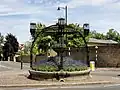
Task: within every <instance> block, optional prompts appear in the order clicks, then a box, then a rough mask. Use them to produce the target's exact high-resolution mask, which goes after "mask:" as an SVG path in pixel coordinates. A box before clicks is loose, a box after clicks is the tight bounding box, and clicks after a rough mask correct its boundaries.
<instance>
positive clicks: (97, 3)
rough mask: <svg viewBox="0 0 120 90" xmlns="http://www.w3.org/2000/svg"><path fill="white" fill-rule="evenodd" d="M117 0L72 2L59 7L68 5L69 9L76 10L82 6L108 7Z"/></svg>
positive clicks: (80, 0) (75, 0) (79, 0)
mask: <svg viewBox="0 0 120 90" xmlns="http://www.w3.org/2000/svg"><path fill="white" fill-rule="evenodd" d="M115 1H117V0H70V1H69V2H67V3H61V4H59V6H65V5H67V6H68V7H69V8H76V7H80V6H82V5H93V6H100V5H108V4H111V3H114V2H115Z"/></svg>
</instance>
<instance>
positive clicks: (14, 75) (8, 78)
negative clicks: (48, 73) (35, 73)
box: [0, 62, 120, 88]
mask: <svg viewBox="0 0 120 90" xmlns="http://www.w3.org/2000/svg"><path fill="white" fill-rule="evenodd" d="M17 65H20V63H17ZM17 65H16V63H13V62H5V63H4V62H2V63H0V68H1V67H2V69H3V68H4V69H5V71H4V70H2V69H0V88H4V87H52V86H71V85H72V86H78V85H93V84H120V76H119V75H120V68H97V69H96V70H95V71H93V72H91V74H90V76H89V77H86V78H81V77H72V79H73V80H71V81H66V82H58V81H56V80H44V81H37V80H31V79H28V78H27V77H28V76H29V72H28V70H29V67H28V66H29V65H27V64H25V65H26V66H25V67H23V68H24V69H23V70H20V68H19V66H17ZM75 78H77V79H75Z"/></svg>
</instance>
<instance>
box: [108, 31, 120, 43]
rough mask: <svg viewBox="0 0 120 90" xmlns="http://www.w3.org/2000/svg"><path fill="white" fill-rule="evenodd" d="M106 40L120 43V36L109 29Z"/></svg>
mask: <svg viewBox="0 0 120 90" xmlns="http://www.w3.org/2000/svg"><path fill="white" fill-rule="evenodd" d="M106 38H107V39H110V40H114V41H117V42H118V43H120V34H119V33H118V32H117V31H116V30H114V29H109V31H108V32H107V34H106Z"/></svg>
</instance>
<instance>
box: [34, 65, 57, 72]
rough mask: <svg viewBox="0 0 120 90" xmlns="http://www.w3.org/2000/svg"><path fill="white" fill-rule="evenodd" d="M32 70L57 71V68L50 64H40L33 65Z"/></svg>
mask: <svg viewBox="0 0 120 90" xmlns="http://www.w3.org/2000/svg"><path fill="white" fill-rule="evenodd" d="M33 70H37V71H48V72H53V71H57V68H56V67H55V66H52V65H40V66H37V67H33Z"/></svg>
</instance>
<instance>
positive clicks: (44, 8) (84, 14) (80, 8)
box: [0, 0, 120, 43]
mask: <svg viewBox="0 0 120 90" xmlns="http://www.w3.org/2000/svg"><path fill="white" fill-rule="evenodd" d="M66 5H67V7H68V23H77V24H80V25H81V26H82V25H83V24H84V23H89V24H90V30H96V31H97V32H100V33H106V32H107V31H108V30H109V29H110V28H113V29H115V30H116V31H118V32H119V33H120V27H119V26H120V25H119V24H120V0H1V1H0V32H1V33H2V35H4V36H5V35H7V34H8V33H12V34H13V35H15V36H16V37H17V39H18V41H19V42H20V43H24V42H26V41H29V40H30V38H31V36H30V32H29V31H30V22H35V23H43V24H45V25H46V26H48V25H52V24H55V23H56V22H57V19H58V18H60V17H63V18H64V17H65V13H64V12H65V10H64V9H61V10H60V11H58V10H57V8H58V6H60V7H65V6H66Z"/></svg>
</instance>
